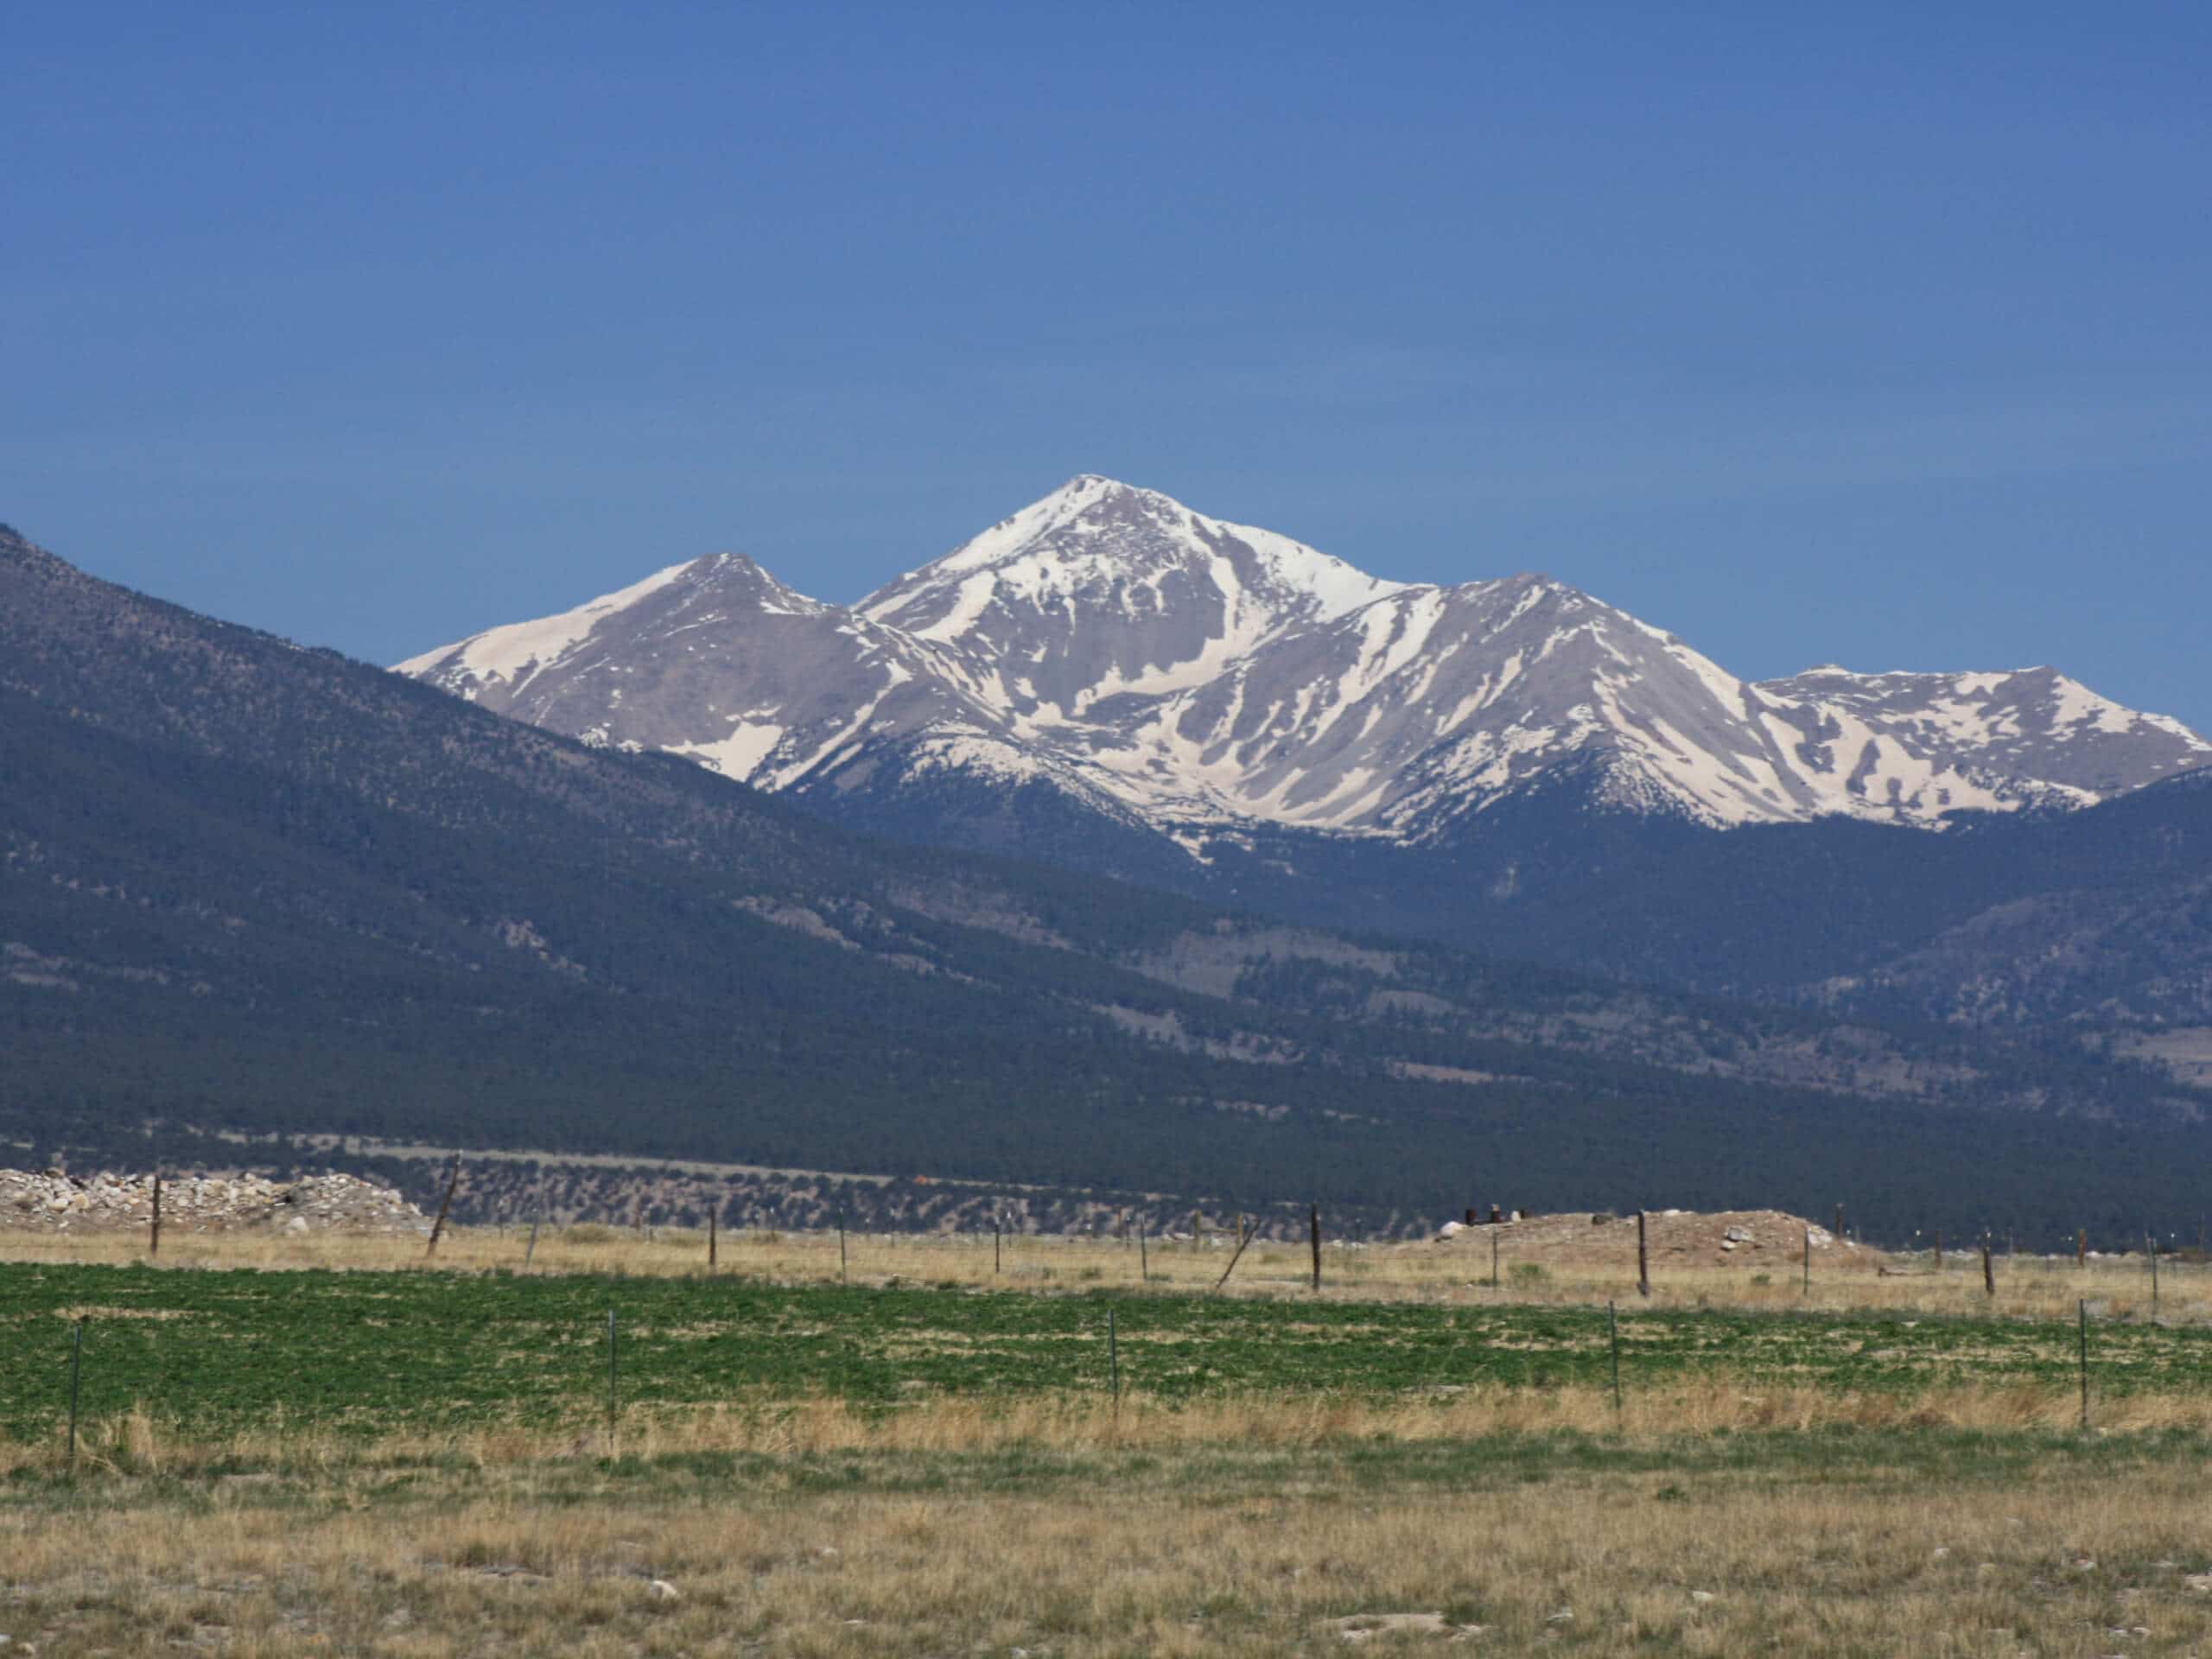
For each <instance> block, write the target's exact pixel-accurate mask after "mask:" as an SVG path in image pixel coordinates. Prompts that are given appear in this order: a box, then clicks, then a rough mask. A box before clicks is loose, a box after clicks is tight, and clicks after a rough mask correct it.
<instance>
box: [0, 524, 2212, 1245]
mask: <svg viewBox="0 0 2212 1659" xmlns="http://www.w3.org/2000/svg"><path fill="white" fill-rule="evenodd" d="M0 777H4V788H0V850H4V865H0V869H4V880H0V951H4V952H5V955H4V957H0V1043H3V1044H4V1048H5V1052H6V1053H7V1056H8V1064H7V1066H6V1068H5V1072H4V1076H3V1077H0V1127H4V1128H5V1129H6V1131H7V1132H8V1133H9V1134H10V1135H12V1136H13V1137H14V1138H16V1139H18V1140H22V1141H30V1142H33V1143H35V1145H37V1146H38V1147H44V1148H51V1147H60V1146H67V1145H75V1146H79V1147H86V1148H89V1149H92V1150H93V1151H96V1152H99V1153H102V1154H106V1155H109V1156H112V1157H116V1158H124V1157H127V1156H128V1155H129V1154H130V1153H131V1152H132V1150H133V1149H134V1147H135V1148H136V1149H137V1150H140V1151H142V1152H143V1143H142V1142H140V1141H138V1140H137V1137H138V1136H140V1135H142V1134H143V1131H144V1130H145V1128H147V1126H148V1125H149V1123H156V1124H161V1125H167V1126H169V1128H170V1132H172V1133H179V1134H181V1133H182V1131H183V1128H184V1126H189V1127H191V1128H194V1129H198V1130H206V1129H209V1128H235V1129H241V1130H250V1131H256V1132H264V1133H265V1132H271V1131H276V1132H287V1133H289V1132H297V1131H303V1130H309V1129H323V1130H334V1131H342V1132H346V1133H351V1134H361V1135H382V1136H386V1137H391V1138H394V1139H399V1140H431V1141H440V1142H448V1143H454V1144H462V1145H486V1146H493V1145H504V1146H508V1147H534V1148H541V1149H545V1150H553V1151H560V1150H569V1151H575V1150H594V1151H596V1150H605V1151H616V1152H627V1153H632V1154H639V1155H648V1156H649V1155H682V1156H693V1157H712V1158H721V1159H728V1160H747V1161H752V1162H756V1163H762V1164H772V1165H791V1166H802V1167H817V1168H826V1169H848V1170H861V1171H873V1172H880V1173H893V1174H915V1173H930V1174H940V1175H944V1176H950V1177H963V1178H969V1179H982V1180H999V1181H1004V1180H1020V1181H1029V1182H1036V1183H1040V1184H1048V1185H1090V1186H1099V1187H1106V1188H1120V1189H1137V1190H1144V1191H1151V1192H1188V1193H1192V1194H1197V1195H1205V1196H1207V1197H1208V1198H1215V1199H1219V1200H1223V1201H1228V1202H1235V1201H1237V1200H1240V1199H1241V1200H1246V1201H1249V1202H1254V1203H1257V1202H1260V1201H1262V1200H1267V1199H1281V1198H1286V1197H1306V1198H1315V1199H1319V1200H1320V1201H1323V1202H1340V1203H1343V1204H1345V1205H1363V1206H1367V1205H1373V1206H1384V1207H1389V1208H1406V1209H1414V1210H1420V1209H1426V1210H1429V1211H1433V1212H1435V1213H1438V1214H1440V1215H1441V1214H1450V1213H1455V1212H1456V1211H1458V1210H1459V1208H1460V1207H1461V1206H1462V1205H1465V1204H1469V1203H1474V1202H1478V1201H1486V1200H1488V1199H1491V1198H1497V1199H1500V1200H1503V1201H1508V1202H1513V1203H1519V1204H1539V1205H1559V1206H1568V1205H1578V1204H1589V1205H1634V1204H1638V1203H1679V1204H1699V1205H1719V1204H1723V1203H1736V1202H1751V1201H1758V1202H1761V1203H1766V1202H1774V1203H1783V1204H1788V1205H1795V1206H1798V1207H1802V1208H1807V1209H1818V1208H1821V1207H1824V1206H1825V1205H1827V1204H1829V1203H1832V1202H1834V1201H1836V1200H1838V1199H1847V1200H1849V1201H1851V1202H1853V1205H1854V1213H1856V1214H1859V1216H1861V1217H1862V1218H1864V1219H1865V1220H1866V1223H1867V1224H1869V1225H1870V1226H1880V1225H1883V1224H1891V1225H1897V1226H1908V1227H1909V1226H1913V1225H1922V1224H1929V1223H1930V1222H1934V1221H1935V1220H1936V1217H1943V1218H1944V1220H1943V1224H1948V1225H1952V1226H1955V1227H1964V1226H1967V1225H1972V1224H1977V1223H1986V1224H2014V1225H2018V1226H2021V1227H2023V1228H2024V1227H2025V1226H2027V1225H2029V1224H2031V1220H2032V1218H2033V1217H2037V1216H2040V1215H2044V1214H2050V1215H2053V1216H2057V1215H2073V1214H2077V1213H2080V1212H2082V1211H2084V1209H2085V1207H2086V1208H2087V1209H2088V1211H2091V1212H2093V1215H2092V1218H2094V1219H2099V1220H2108V1221H2110V1222H2111V1223H2112V1224H2114V1225H2118V1224H2120V1222H2121V1220H2122V1218H2124V1217H2136V1216H2139V1215H2141V1214H2143V1213H2145V1212H2146V1211H2149V1210H2156V1211H2159V1212H2162V1213H2173V1214H2179V1213H2181V1212H2182V1211H2183V1209H2184V1208H2186V1207H2187V1206H2189V1205H2193V1204H2195V1203H2196V1198H2195V1197H2194V1196H2193V1195H2194V1193H2195V1192H2196V1185H2197V1183H2198V1181H2199V1179H2200V1178H2201V1176H2202V1173H2203V1166H2202V1160H2201V1159H2200V1158H2199V1157H2198V1156H2197V1154H2196V1152H2195V1149H2194V1142H2193V1138H2192V1136H2191V1135H2190V1133H2189V1132H2188V1130H2187V1129H2186V1128H2185V1127H2184V1125H2185V1122H2186V1121H2187V1120H2188V1119H2190V1117H2192V1116H2194V1115H2195V1114H2196V1112H2197V1111H2198V1110H2199V1109H2200V1108H2201V1105H2202V1097H2201V1096H2195V1095H2191V1094H2190V1093H2188V1092H2187V1091H2183V1090H2177V1089H2172V1088H2169V1087H2165V1086H2163V1085H2160V1084H2158V1083H2157V1082H2155V1081H2154V1080H2153V1079H2152V1077H2151V1075H2150V1074H2148V1073H2145V1072H2143V1071H2138V1070H2136V1069H2134V1068H2133V1067H2128V1066H2125V1065H2108V1064H2099V1063H2096V1062H2094V1061H2078V1062H2068V1063H2065V1064H2057V1063H2052V1062H2049V1061H2046V1060H2045V1059H2043V1058H2039V1057H2037V1056H2035V1055H2033V1054H2031V1053H2027V1052H2022V1051H2018V1050H2015V1049H2012V1048H2008V1047H2002V1046H1993V1045H1988V1044H1986V1043H1981V1042H1979V1041H1977V1040H1976V1039H1969V1038H1963V1037H1960V1036H1957V1035H1955V1034H1951V1033H1944V1032H1942V1031H1941V1030H1937V1029H1922V1028H1885V1027H1872V1026H1864V1025H1852V1026H1846V1025H1843V1024H1840V1023H1839V1022H1837V1021H1835V1020H1833V1019H1829V1018H1827V1017H1826V1016H1821V1015H1817V1014H1777V1013H1774V1012H1770V1011H1761V1010H1756V1009H1748V1008H1745V1007H1740V1006H1738V1005H1734V1004H1729V1003H1725V1002H1719V1001H1698V1000H1695V999H1688V998H1682V997H1678V996H1668V995H1660V994H1656V993H1643V992H1624V991H1622V990H1619V989H1618V988H1614V987H1611V986H1607V985H1605V984H1602V983H1599V982H1592V981H1589V980H1586V979H1582V978H1579V977H1577V976H1572V975H1565V974H1560V973H1558V972H1555V971H1552V970H1544V969H1522V968H1514V967H1510V966H1498V965H1496V964H1489V963H1481V962H1478V961H1474V960H1472V959H1470V958H1466V957H1458V956H1455V955H1453V954H1452V953H1451V952H1448V951H1443V950H1408V949H1405V948H1402V947H1398V946H1395V945H1390V944H1387V943H1386V942H1383V941H1380V940H1374V939H1370V940H1365V941H1360V940H1351V939H1346V938H1332V937H1331V936H1327V935H1323V934H1319V933H1314V932H1312V931H1296V930H1285V929H1281V928H1278V927H1275V926H1273V925H1269V924H1266V923H1262V922H1258V921H1255V920H1251V919H1249V918H1238V917H1236V916H1234V915H1231V914H1229V913H1226V912H1221V911H1218V910H1214V909H1209V908H1206V907H1203V906H1199V905H1197V904H1194V903H1192V902H1189V901H1187V900H1185V899H1177V898H1173V897H1169V896H1166V895H1161V894H1157V893H1147V892H1144V891H1142V890H1140V889H1135V888H1131V887H1124V886H1122V885H1120V884H1117V883H1112V882H1106V881H1102V880H1096V879H1095V878H1088V877H1084V876H1079V875H1074V874H1065V873H1060V872H1055V871H1048V870H1044V869H1040V868H1033V867H1028V866H1023V865H1018V864H1011V863H1002V862H995V861H989V860H984V859H979V858H972V857H966V856H961V855H952V854H947V853H938V852H928V851H921V850H915V849H905V848H899V847H893V846H889V845H886V844H879V843H874V842H867V841H864V840H861V839H857V838H855V837H851V836H843V835H839V834H836V833H832V832H829V831H828V830H825V829H823V827H822V826H820V825H819V824H817V823H814V822H813V821H811V820H810V819H808V818H807V817H804V816H802V815H801V814H800V813H799V812H798V811H797V810H793V809H791V808H788V807H785V806H782V805H779V804H776V803H774V802H772V801H770V800H766V799H764V798H761V797H760V796H758V795H756V794H755V793H753V791H749V790H747V789H746V788H744V787H743V786H741V785H735V784H732V783H729V782H728V781H725V780H722V779H716V778H715V777H713V776H711V775H709V774H708V773H706V772H702V771H701V770H700V769H698V768H696V767H695V766H690V765H689V764H687V763H684V762H682V761H679V760H671V759H665V758H654V757H646V756H626V755H621V754H617V753H607V752H604V751H595V750H592V749H589V748H587V747H582V746H581V745H579V744H575V743H573V742H569V741H565V740H563V739H559V738H556V737H553V736H550V735H549V734H545V733H543V732H540V731H537V730H534V729H532V728H527V727H524V726H521V725H518V724H516V723H512V722H510V721H505V720H503V719H500V718H499V717H497V716H494V715H490V714H487V713H486V712H484V711H482V710H480V709H473V708H470V707H469V706H467V705H466V704H465V703H462V702H458V701H457V700H455V699H453V698H451V697H448V696H445V695H443V694H442V693H439V692H436V691H434V690H429V689H428V688H424V687H421V686H417V685H414V684H411V683H407V682H405V681H404V680H401V679H398V678H396V677H392V676H390V675H387V674H385V673H383V672H381V671H378V670H375V669H372V668H369V667H366V666H365V665H362V664H354V663H351V662H347V661H346V660H344V659H342V658H338V657H336V656H334V655H332V654H330V653H327V652H316V651H309V650H302V649H300V648H299V647H296V646H295V645H290V644H288V643H287V642H284V641H283V640H279V639H272V638H270V637H268V636H265V635H261V634H257V633H255V632H251V631H249V630H245V629H240V628H236V627H232V626H227V625H225V624H221V623H219V622H213V621H211V620H207V619H205V618H201V617H198V616H195V615H193V614H192V613H188V612H185V611H182V610H180V609H177V608H175V607H170V606H167V605H163V604H162V603H160V602H158V601H151V600H148V599H145V598H143V597H142V596H139V595H137V594H130V593H127V592H125V591H124V590H121V589H118V588H112V587H110V586H108V585H106V584H103V583H99V582H94V581H92V580H91V579H90V578H87V577H86V576H84V575H82V574H81V573H79V572H77V571H75V570H73V569H71V568H70V567H68V566H67V565H66V564H64V563H61V562H60V561H59V560H55V559H53V558H52V557H51V556H48V555H45V554H43V553H41V552H39V551H38V550H35V549H33V548H31V547H29V545H28V544H26V543H22V542H21V541H20V540H17V539H13V538H10V539H7V540H4V541H0ZM2131 1149H2132V1150H2131ZM2093 1150H2094V1151H2096V1152H2098V1153H2101V1154H2106V1155H2103V1156H2101V1157H2099V1158H2097V1159H2096V1160H2095V1162H2094V1172H2095V1173H2090V1174H2088V1175H2087V1176H2086V1177H2085V1174H2084V1170H2085V1168H2087V1167H2088V1162H2087V1159H2088V1154H2090V1153H2091V1152H2092V1151H2093ZM2127 1224H2129V1225H2133V1222H2132V1221H2131V1222H2128V1223H2127Z"/></svg>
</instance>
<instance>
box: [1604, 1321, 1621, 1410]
mask: <svg viewBox="0 0 2212 1659" xmlns="http://www.w3.org/2000/svg"><path fill="white" fill-rule="evenodd" d="M1605 1338H1606V1340H1607V1341H1608V1342H1610V1343H1611V1344H1612V1350H1613V1414H1614V1415H1615V1416H1618V1415H1619V1414H1620V1409H1621V1319H1620V1314H1619V1313H1618V1311H1617V1310H1616V1309H1615V1308H1614V1306H1613V1305H1612V1303H1611V1302H1610V1301H1608V1302H1607V1303H1606V1304H1605Z"/></svg>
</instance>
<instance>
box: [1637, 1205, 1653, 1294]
mask: <svg viewBox="0 0 2212 1659" xmlns="http://www.w3.org/2000/svg"><path fill="white" fill-rule="evenodd" d="M1636 1294H1637V1295H1639V1296H1649V1294H1651V1257H1650V1255H1649V1252H1648V1250H1647V1249H1646V1241H1645V1238H1644V1233H1643V1211H1641V1210H1639V1211H1637V1212H1636Z"/></svg>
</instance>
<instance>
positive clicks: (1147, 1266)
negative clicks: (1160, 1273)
mask: <svg viewBox="0 0 2212 1659" xmlns="http://www.w3.org/2000/svg"><path fill="white" fill-rule="evenodd" d="M1146 1232H1147V1228H1146V1226H1145V1224H1143V1223H1142V1222H1139V1223H1138V1224H1137V1282H1138V1283H1139V1284H1141V1285H1148V1284H1150V1283H1151V1282H1152V1253H1151V1251H1149V1250H1148V1249H1146V1248H1145V1237H1144V1236H1145V1233H1146Z"/></svg>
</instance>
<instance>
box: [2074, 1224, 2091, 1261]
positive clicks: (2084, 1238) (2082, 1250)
mask: <svg viewBox="0 0 2212 1659" xmlns="http://www.w3.org/2000/svg"><path fill="white" fill-rule="evenodd" d="M2074 1265H2075V1267H2077V1268H2088V1265H2089V1230H2088V1228H2086V1227H2076V1228H2075V1230H2074Z"/></svg>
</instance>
